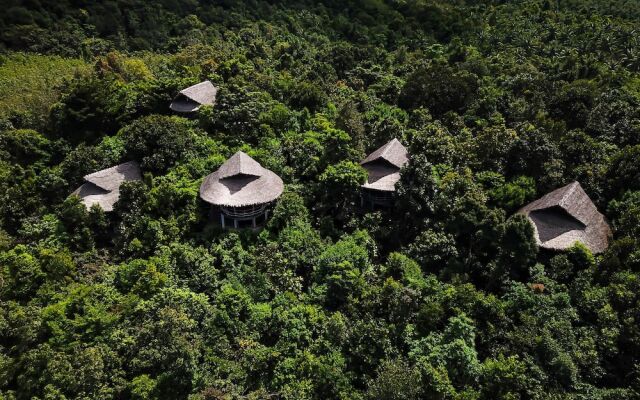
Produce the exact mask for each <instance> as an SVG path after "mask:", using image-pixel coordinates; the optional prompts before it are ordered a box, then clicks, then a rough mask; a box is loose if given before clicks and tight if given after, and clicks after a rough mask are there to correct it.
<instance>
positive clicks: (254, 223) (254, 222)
mask: <svg viewBox="0 0 640 400" xmlns="http://www.w3.org/2000/svg"><path fill="white" fill-rule="evenodd" d="M251 222H252V223H253V228H254V229H255V228H256V217H253V218H252V219H251Z"/></svg>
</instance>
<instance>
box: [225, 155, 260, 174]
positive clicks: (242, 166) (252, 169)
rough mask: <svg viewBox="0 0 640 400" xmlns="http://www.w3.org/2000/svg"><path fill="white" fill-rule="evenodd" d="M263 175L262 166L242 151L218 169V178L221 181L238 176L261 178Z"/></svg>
mask: <svg viewBox="0 0 640 400" xmlns="http://www.w3.org/2000/svg"><path fill="white" fill-rule="evenodd" d="M263 173H264V168H262V165H260V163H258V162H257V161H256V160H254V159H253V158H251V157H249V156H248V155H247V154H246V153H244V152H242V151H238V152H237V153H236V154H234V155H233V156H231V157H230V158H229V159H228V160H227V161H225V163H224V164H222V166H220V168H219V169H218V176H219V177H220V178H221V179H224V178H231V177H234V176H237V175H250V176H261V175H262V174H263Z"/></svg>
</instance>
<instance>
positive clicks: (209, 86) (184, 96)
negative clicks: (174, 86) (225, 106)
mask: <svg viewBox="0 0 640 400" xmlns="http://www.w3.org/2000/svg"><path fill="white" fill-rule="evenodd" d="M217 93H218V89H217V88H216V87H215V86H213V83H211V82H210V81H204V82H200V83H198V84H197V85H193V86H190V87H188V88H186V89H184V90H181V91H180V93H178V95H177V96H176V98H175V99H173V102H171V105H170V106H169V107H170V108H171V109H172V110H173V111H177V112H193V111H198V109H200V107H201V106H203V105H212V104H213V103H215V101H216V94H217Z"/></svg>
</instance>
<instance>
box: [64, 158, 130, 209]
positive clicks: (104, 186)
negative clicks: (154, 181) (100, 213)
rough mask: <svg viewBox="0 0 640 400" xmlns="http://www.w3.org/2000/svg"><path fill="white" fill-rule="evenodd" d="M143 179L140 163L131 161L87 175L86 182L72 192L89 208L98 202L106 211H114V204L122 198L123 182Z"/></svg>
mask: <svg viewBox="0 0 640 400" xmlns="http://www.w3.org/2000/svg"><path fill="white" fill-rule="evenodd" d="M141 179H142V175H141V173H140V167H139V166H138V163H137V162H135V161H129V162H126V163H124V164H120V165H116V166H115V167H111V168H107V169H103V170H102V171H98V172H94V173H92V174H89V175H86V176H85V177H84V180H85V181H86V182H85V183H84V184H83V185H82V186H80V187H79V188H78V189H76V190H75V191H74V192H73V193H72V194H74V195H77V196H79V197H80V199H81V200H82V203H84V205H85V206H86V207H87V208H91V206H92V205H94V204H98V205H99V206H100V207H101V208H102V209H103V210H104V211H112V210H113V205H114V204H115V203H116V202H117V201H118V198H120V185H121V184H122V182H125V181H139V180H141Z"/></svg>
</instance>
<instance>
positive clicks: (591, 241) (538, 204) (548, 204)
mask: <svg viewBox="0 0 640 400" xmlns="http://www.w3.org/2000/svg"><path fill="white" fill-rule="evenodd" d="M518 213H521V214H524V215H526V216H527V218H529V220H530V221H531V223H532V224H533V227H534V230H535V236H536V241H537V242H538V245H539V246H540V247H542V248H544V249H548V250H566V249H567V248H569V247H571V246H572V245H573V244H574V243H575V242H580V243H582V244H584V245H585V246H586V247H587V248H589V250H591V252H592V253H601V252H603V251H605V250H606V249H607V246H608V245H609V237H610V235H611V229H610V228H609V225H608V223H607V221H606V219H605V217H604V215H602V214H600V212H598V210H597V208H596V206H595V205H594V204H593V202H592V201H591V199H590V198H589V196H588V195H587V194H586V193H585V191H584V190H583V189H582V187H581V186H580V184H579V183H578V182H573V183H570V184H568V185H567V186H564V187H561V188H560V189H556V190H554V191H553V192H551V193H548V194H547V195H545V196H543V197H541V198H540V199H538V200H536V201H534V202H532V203H530V204H528V205H526V206H524V207H523V208H522V209H520V210H519V211H518Z"/></svg>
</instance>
